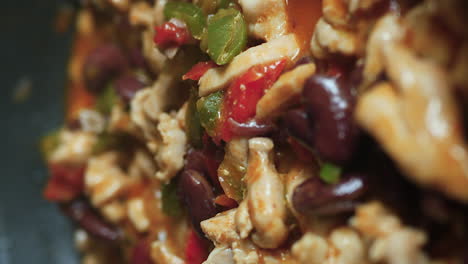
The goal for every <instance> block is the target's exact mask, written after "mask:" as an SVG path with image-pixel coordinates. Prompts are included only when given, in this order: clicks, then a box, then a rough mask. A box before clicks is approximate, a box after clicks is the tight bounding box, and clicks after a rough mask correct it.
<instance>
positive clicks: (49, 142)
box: [39, 130, 60, 161]
mask: <svg viewBox="0 0 468 264" xmlns="http://www.w3.org/2000/svg"><path fill="white" fill-rule="evenodd" d="M59 136H60V130H54V131H51V132H49V133H47V135H45V136H43V137H42V138H41V140H40V142H39V148H40V151H41V154H42V157H43V158H44V159H45V160H46V161H47V160H48V159H49V158H50V156H51V155H52V153H53V152H54V150H55V149H56V148H57V147H58V145H59V142H60V140H59Z"/></svg>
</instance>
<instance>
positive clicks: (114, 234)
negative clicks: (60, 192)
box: [61, 199, 122, 242]
mask: <svg viewBox="0 0 468 264" xmlns="http://www.w3.org/2000/svg"><path fill="white" fill-rule="evenodd" d="M61 209H62V211H63V212H64V213H65V214H66V215H68V216H69V217H70V218H71V219H72V220H73V221H75V222H76V223H77V224H78V225H79V226H80V227H82V228H83V229H84V230H86V231H87V232H88V233H89V234H91V235H94V236H96V237H97V238H100V239H103V240H107V241H111V242H115V241H118V240H120V239H121V238H122V233H121V232H120V231H119V230H118V229H117V228H116V227H114V226H112V225H111V224H109V223H107V222H106V221H105V220H104V219H102V217H101V216H100V215H99V214H98V213H97V212H96V211H95V210H94V209H93V208H92V206H91V205H90V204H89V202H87V201H85V200H83V199H77V200H73V201H71V202H70V203H66V204H62V205H61Z"/></svg>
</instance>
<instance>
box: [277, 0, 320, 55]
mask: <svg viewBox="0 0 468 264" xmlns="http://www.w3.org/2000/svg"><path fill="white" fill-rule="evenodd" d="M286 3H287V11H288V19H289V25H290V27H291V31H292V32H293V33H295V34H296V39H297V41H298V42H299V43H300V45H301V49H302V53H307V52H308V51H309V43H310V39H311V38H312V34H313V33H314V28H315V24H316V23H317V21H318V20H319V18H320V17H321V16H322V0H286Z"/></svg>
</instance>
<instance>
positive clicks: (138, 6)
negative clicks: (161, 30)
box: [128, 2, 154, 28]
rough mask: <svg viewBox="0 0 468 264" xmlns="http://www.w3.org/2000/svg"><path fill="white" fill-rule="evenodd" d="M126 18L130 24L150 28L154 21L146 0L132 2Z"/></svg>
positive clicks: (151, 10)
mask: <svg viewBox="0 0 468 264" xmlns="http://www.w3.org/2000/svg"><path fill="white" fill-rule="evenodd" d="M128 19H129V21H130V23H131V24H132V25H135V26H145V27H148V28H150V27H152V26H153V21H154V14H153V9H152V7H151V6H150V5H149V4H148V3H146V2H137V3H135V4H132V6H131V8H130V11H129V14H128Z"/></svg>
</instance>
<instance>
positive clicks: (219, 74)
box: [199, 34, 300, 96]
mask: <svg viewBox="0 0 468 264" xmlns="http://www.w3.org/2000/svg"><path fill="white" fill-rule="evenodd" d="M299 52H300V47H299V44H298V43H297V41H296V38H295V36H294V35H293V34H288V35H284V36H281V37H278V38H276V39H274V40H272V41H269V42H266V43H263V44H261V45H259V46H255V47H252V48H250V49H248V50H246V51H244V52H242V53H241V54H239V55H237V56H236V57H235V58H234V60H232V62H231V63H230V64H229V65H227V66H224V67H218V68H214V69H210V70H208V71H207V72H206V73H205V74H204V75H203V76H202V77H201V78H200V81H199V84H200V88H199V89H200V90H199V94H200V96H206V95H208V94H210V93H213V92H216V91H218V90H221V89H223V88H224V87H226V86H227V85H228V84H229V83H230V82H231V81H232V80H233V79H234V78H236V77H238V76H239V75H241V74H243V73H245V72H246V71H247V70H248V69H249V68H250V67H252V66H255V65H260V64H266V63H270V62H274V61H278V60H281V59H289V60H291V61H294V60H295V59H297V58H296V57H297V56H298V54H299Z"/></svg>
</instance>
